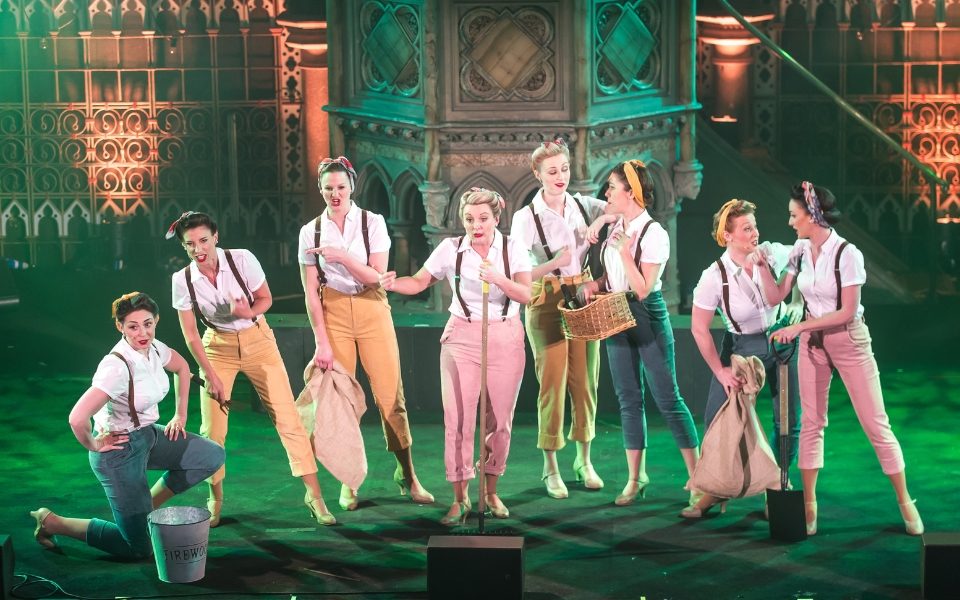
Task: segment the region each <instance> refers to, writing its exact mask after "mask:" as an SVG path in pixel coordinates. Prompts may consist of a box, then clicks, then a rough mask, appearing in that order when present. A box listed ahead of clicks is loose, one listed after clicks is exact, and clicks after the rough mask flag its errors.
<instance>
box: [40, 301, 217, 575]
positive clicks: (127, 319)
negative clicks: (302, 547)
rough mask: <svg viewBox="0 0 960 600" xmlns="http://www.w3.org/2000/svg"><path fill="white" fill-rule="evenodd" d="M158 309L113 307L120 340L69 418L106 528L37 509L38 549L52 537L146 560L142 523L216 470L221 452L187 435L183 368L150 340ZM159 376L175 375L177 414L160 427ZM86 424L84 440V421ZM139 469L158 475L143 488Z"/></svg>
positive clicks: (162, 386) (51, 543) (136, 304)
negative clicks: (103, 504) (101, 500)
mask: <svg viewBox="0 0 960 600" xmlns="http://www.w3.org/2000/svg"><path fill="white" fill-rule="evenodd" d="M159 312H160V311H159V308H158V307H157V303H156V302H154V301H153V300H152V299H151V298H150V297H149V296H147V295H146V294H141V293H140V292H132V293H130V294H126V295H124V296H121V297H120V298H118V299H117V300H115V301H114V303H113V317H114V319H115V322H116V327H117V330H118V331H119V332H120V333H121V334H122V337H121V339H120V341H119V342H117V344H116V345H115V346H114V347H113V349H112V350H111V351H110V353H109V354H107V355H106V356H104V357H103V359H102V360H101V361H100V365H99V367H97V372H96V373H95V374H94V376H93V385H92V386H91V387H90V389H88V390H87V391H86V392H85V393H84V394H83V396H81V397H80V399H79V400H78V401H77V403H76V405H74V407H73V410H72V411H71V412H70V427H71V428H72V429H73V434H74V435H75V436H76V437H77V441H79V442H80V443H81V444H82V445H83V447H84V448H86V449H87V450H89V451H90V467H91V468H92V469H93V472H94V474H95V475H96V476H97V479H99V480H100V483H101V485H103V491H104V492H105V493H106V496H107V501H108V502H109V503H110V508H111V509H112V511H113V519H114V520H113V522H110V521H104V520H102V519H77V518H69V517H63V516H60V515H58V514H56V513H54V512H53V511H51V510H50V509H49V508H38V509H37V510H35V511H32V512H31V513H30V515H31V516H32V517H33V518H34V519H36V521H37V527H36V530H35V531H34V537H35V538H36V540H37V542H38V543H39V544H40V545H41V546H43V547H45V548H55V547H56V546H57V542H56V539H55V538H54V536H55V535H57V534H62V535H65V536H67V537H72V538H75V539H78V540H81V541H84V542H86V543H87V544H88V545H90V546H93V547H94V548H99V549H100V550H103V551H104V552H108V553H110V554H113V555H116V556H121V557H126V558H146V557H148V556H150V555H151V554H152V552H151V546H150V536H149V533H148V532H147V515H148V514H149V513H150V511H151V510H153V509H155V508H157V507H158V506H160V505H161V504H163V503H164V502H166V501H167V500H169V499H170V498H172V497H173V496H174V495H176V494H179V493H181V492H184V491H186V490H188V489H189V488H191V487H193V486H194V485H196V484H197V483H200V482H201V481H203V480H204V479H206V478H207V477H209V476H210V475H212V474H213V473H214V471H216V470H217V469H218V468H220V465H222V464H223V459H224V453H223V448H221V447H220V446H218V445H217V444H215V443H213V442H211V441H209V440H207V439H204V438H202V437H200V436H197V435H194V434H192V433H187V431H186V424H187V399H188V396H189V392H190V367H189V366H188V365H187V361H185V360H184V359H183V357H182V356H180V354H178V353H177V351H176V350H173V349H171V348H169V347H167V345H166V344H164V343H163V342H160V341H158V340H155V339H154V328H155V327H156V324H157V320H158V314H159ZM165 371H171V372H173V373H176V374H177V377H178V382H177V408H176V412H175V413H174V415H173V418H172V419H171V420H170V421H169V422H168V423H167V424H166V425H165V426H163V427H161V426H160V425H157V424H156V422H157V421H158V419H159V417H160V415H159V411H158V410H157V404H158V403H159V402H160V401H161V400H163V398H164V397H165V396H166V395H167V392H168V391H169V390H170V380H169V378H168V376H167V374H166V372H165ZM91 419H93V430H92V432H91V428H90V420H91ZM147 469H162V470H165V473H164V474H163V475H162V476H161V477H160V479H159V480H157V482H156V483H155V484H153V487H152V488H151V487H150V486H149V485H148V483H147Z"/></svg>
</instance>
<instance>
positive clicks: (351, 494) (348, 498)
mask: <svg viewBox="0 0 960 600" xmlns="http://www.w3.org/2000/svg"><path fill="white" fill-rule="evenodd" d="M339 504H340V508H342V509H343V510H357V505H359V504H360V500H359V499H358V498H357V492H356V491H355V490H353V489H351V488H350V487H349V486H346V485H341V486H340V501H339Z"/></svg>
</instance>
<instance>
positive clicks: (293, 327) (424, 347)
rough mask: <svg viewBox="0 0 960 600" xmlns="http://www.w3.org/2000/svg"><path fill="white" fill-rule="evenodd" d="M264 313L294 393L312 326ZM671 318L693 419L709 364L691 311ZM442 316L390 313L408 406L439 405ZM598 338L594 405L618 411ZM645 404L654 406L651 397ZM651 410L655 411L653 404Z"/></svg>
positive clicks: (717, 332)
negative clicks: (697, 339) (693, 328)
mask: <svg viewBox="0 0 960 600" xmlns="http://www.w3.org/2000/svg"><path fill="white" fill-rule="evenodd" d="M267 318H268V321H269V322H270V326H271V327H272V328H273V331H274V333H275V334H276V337H277V345H278V346H279V347H280V354H281V355H282V356H283V362H284V364H286V367H287V373H288V374H289V375H290V385H291V386H292V387H293V392H294V395H297V394H299V393H300V390H301V389H303V370H304V368H305V367H306V365H307V362H308V361H309V360H310V359H311V357H312V356H313V351H314V343H313V332H312V331H311V330H310V326H309V323H308V321H307V318H306V316H305V315H279V314H277V315H274V314H268V315H267ZM670 319H671V322H672V323H673V333H674V338H675V339H676V363H677V381H678V384H679V386H680V394H681V395H682V396H683V399H684V400H685V401H686V403H687V404H688V405H689V406H690V410H692V411H693V413H694V418H695V420H697V421H698V422H699V421H700V420H701V417H702V415H703V407H704V405H705V404H706V401H707V390H708V389H709V387H710V369H709V368H707V365H706V363H705V362H704V361H703V358H702V357H701V356H700V352H699V351H698V350H697V345H696V343H695V342H694V340H693V334H691V333H690V317H689V316H685V315H679V316H678V315H672V316H671V317H670ZM446 320H447V315H446V314H412V315H411V314H408V315H398V314H396V313H395V314H394V325H395V327H396V330H397V342H398V344H399V345H400V367H401V369H402V373H403V389H404V393H405V395H406V398H407V408H408V409H409V410H414V411H415V410H432V411H435V410H439V408H440V334H441V333H442V332H443V326H444V324H445V323H446ZM711 333H713V336H714V341H715V342H716V341H717V340H719V339H720V336H721V335H722V334H723V330H722V329H720V320H719V319H714V326H713V328H712V329H711ZM602 344H603V342H601V348H600V384H599V390H598V398H599V400H598V405H599V406H598V411H600V412H617V411H619V406H618V404H617V399H616V395H615V393H614V390H613V383H612V382H611V380H610V368H609V367H608V365H607V353H606V349H605V348H604V347H603V345H602ZM526 349H527V364H526V369H525V371H524V373H523V384H522V386H521V388H520V400H519V402H518V405H517V409H518V410H530V411H532V410H536V398H537V391H538V389H539V388H538V385H537V375H536V372H535V371H534V365H533V355H532V354H531V351H530V344H529V343H528V344H527V345H526ZM358 366H359V360H358ZM357 371H358V377H357V378H358V380H359V381H360V384H361V385H362V386H363V388H364V391H365V392H366V394H367V402H368V405H369V406H371V407H372V401H373V400H372V399H373V396H372V395H371V394H370V386H369V383H368V382H367V379H366V377H365V375H364V373H363V369H362V368H358V369H357ZM648 397H649V396H648ZM648 406H650V407H651V408H652V407H653V404H652V399H651V402H649V403H648ZM653 410H654V412H656V409H655V408H653Z"/></svg>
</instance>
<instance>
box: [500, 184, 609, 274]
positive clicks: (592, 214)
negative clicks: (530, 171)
mask: <svg viewBox="0 0 960 600" xmlns="http://www.w3.org/2000/svg"><path fill="white" fill-rule="evenodd" d="M542 194H543V190H540V191H539V192H537V195H536V196H534V198H533V200H532V201H531V202H530V204H528V205H527V206H524V207H523V208H521V209H520V210H518V211H517V212H516V213H514V215H513V224H512V225H511V226H510V238H511V239H516V240H517V241H518V242H520V244H521V245H522V246H523V247H525V248H528V249H529V251H530V258H531V261H532V264H534V265H542V264H543V263H545V262H547V260H548V259H547V253H546V252H544V251H543V244H541V243H540V241H541V240H540V235H539V234H538V233H537V225H536V223H534V220H533V214H534V213H536V214H537V216H539V217H540V223H541V225H543V235H544V236H545V237H546V238H547V245H548V246H549V247H550V251H551V252H553V253H554V255H556V253H557V251H558V250H560V248H563V247H564V246H566V247H567V248H568V249H569V250H570V252H571V253H572V254H573V258H572V259H571V260H570V264H568V265H566V266H564V267H561V268H560V273H561V275H564V276H572V275H579V274H580V272H581V271H582V267H583V257H584V256H585V255H586V254H587V252H588V251H589V250H590V242H588V241H587V240H586V238H585V237H584V236H585V234H586V230H587V226H588V225H589V224H590V223H592V222H593V221H594V220H595V219H596V218H597V217H599V216H600V215H602V214H603V208H604V206H605V205H606V202H605V201H603V200H598V199H596V198H591V197H589V196H581V195H580V194H576V195H574V196H571V195H570V194H564V195H565V203H564V206H563V214H562V215H561V214H560V213H558V212H556V211H555V210H553V209H551V208H549V207H548V206H547V203H546V202H545V201H544V200H543V195H542ZM578 201H579V203H580V205H581V206H583V210H584V211H586V213H587V217H588V218H589V222H588V221H585V220H584V218H583V212H581V210H580V207H579V206H577V202H578Z"/></svg>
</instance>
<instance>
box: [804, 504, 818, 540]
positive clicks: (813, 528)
mask: <svg viewBox="0 0 960 600" xmlns="http://www.w3.org/2000/svg"><path fill="white" fill-rule="evenodd" d="M803 506H804V508H805V509H806V510H805V513H806V514H805V516H806V519H807V535H816V534H817V501H816V500H814V501H813V502H804V503H803ZM811 513H813V517H812V518H811V517H810V514H811Z"/></svg>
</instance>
